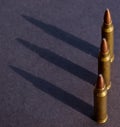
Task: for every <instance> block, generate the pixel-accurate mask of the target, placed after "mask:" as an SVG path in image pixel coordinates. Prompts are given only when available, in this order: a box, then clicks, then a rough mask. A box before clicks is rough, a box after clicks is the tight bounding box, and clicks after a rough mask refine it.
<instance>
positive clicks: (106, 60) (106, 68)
mask: <svg viewBox="0 0 120 127" xmlns="http://www.w3.org/2000/svg"><path fill="white" fill-rule="evenodd" d="M98 74H102V75H103V78H104V81H105V86H106V88H107V90H109V89H110V87H111V63H110V52H109V49H108V45H107V41H106V39H105V38H103V40H102V43H101V48H100V53H99V56H98Z"/></svg>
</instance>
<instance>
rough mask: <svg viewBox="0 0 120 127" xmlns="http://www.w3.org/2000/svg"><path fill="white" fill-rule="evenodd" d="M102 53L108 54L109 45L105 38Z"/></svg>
mask: <svg viewBox="0 0 120 127" xmlns="http://www.w3.org/2000/svg"><path fill="white" fill-rule="evenodd" d="M100 50H101V53H103V54H104V53H106V52H108V50H109V49H108V44H107V41H106V39H105V38H103V39H102V43H101V49H100Z"/></svg>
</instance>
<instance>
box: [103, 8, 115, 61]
mask: <svg viewBox="0 0 120 127" xmlns="http://www.w3.org/2000/svg"><path fill="white" fill-rule="evenodd" d="M102 38H106V41H107V43H108V47H109V50H110V57H111V58H110V61H111V62H113V61H114V26H113V23H112V19H111V15H110V11H109V9H107V10H106V11H105V15H104V22H103V25H102Z"/></svg>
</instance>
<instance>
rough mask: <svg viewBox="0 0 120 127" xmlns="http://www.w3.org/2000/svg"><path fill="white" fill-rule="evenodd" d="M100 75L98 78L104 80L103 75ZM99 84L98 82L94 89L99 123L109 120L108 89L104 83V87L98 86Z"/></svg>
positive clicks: (96, 115)
mask: <svg viewBox="0 0 120 127" xmlns="http://www.w3.org/2000/svg"><path fill="white" fill-rule="evenodd" d="M100 76H101V77H98V80H101V79H102V80H103V77H102V75H100ZM100 78H101V79H100ZM103 83H104V82H103ZM97 85H99V84H96V86H95V89H94V117H95V120H96V122H97V123H105V122H106V121H107V120H108V114H107V90H106V87H105V85H104V84H103V87H102V88H97Z"/></svg>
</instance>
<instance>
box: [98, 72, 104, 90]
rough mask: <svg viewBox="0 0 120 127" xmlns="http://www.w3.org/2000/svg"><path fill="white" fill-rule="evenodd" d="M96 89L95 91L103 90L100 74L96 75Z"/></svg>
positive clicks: (102, 80)
mask: <svg viewBox="0 0 120 127" xmlns="http://www.w3.org/2000/svg"><path fill="white" fill-rule="evenodd" d="M96 88H97V89H103V88H104V79H103V76H102V74H99V75H98V79H97V84H96Z"/></svg>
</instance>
